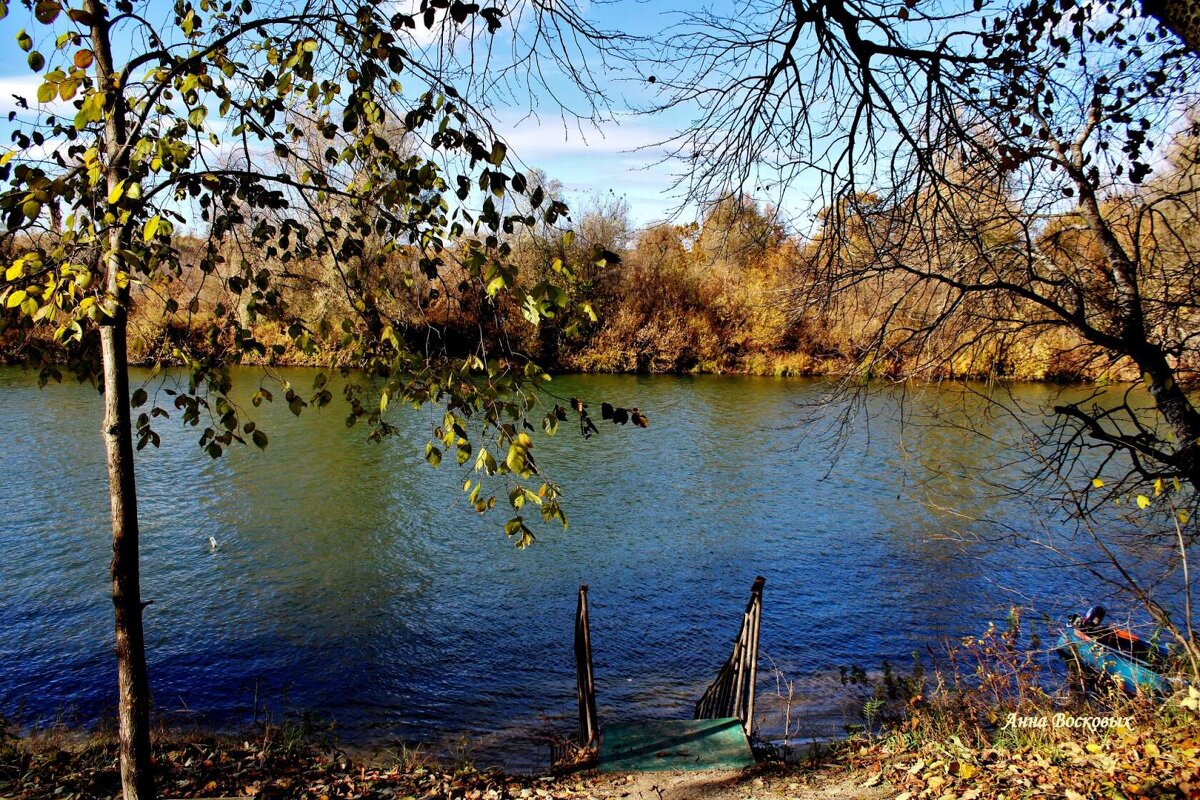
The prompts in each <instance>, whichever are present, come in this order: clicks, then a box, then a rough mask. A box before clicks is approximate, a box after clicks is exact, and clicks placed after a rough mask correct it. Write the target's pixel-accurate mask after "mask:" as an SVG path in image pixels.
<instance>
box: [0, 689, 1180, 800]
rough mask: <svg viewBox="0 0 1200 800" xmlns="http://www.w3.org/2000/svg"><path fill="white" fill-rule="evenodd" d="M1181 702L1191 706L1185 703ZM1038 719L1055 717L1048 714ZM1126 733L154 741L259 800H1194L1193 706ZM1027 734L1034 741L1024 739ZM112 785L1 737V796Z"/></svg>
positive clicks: (183, 780)
mask: <svg viewBox="0 0 1200 800" xmlns="http://www.w3.org/2000/svg"><path fill="white" fill-rule="evenodd" d="M1183 702H1184V703H1185V704H1186V703H1187V699H1186V698H1184V701H1183ZM1047 720H1053V716H1052V715H1047ZM1127 721H1128V723H1129V724H1128V725H1117V726H1111V727H1110V726H1094V727H1092V728H1091V729H1089V728H1088V726H1074V727H1068V726H1057V727H1055V726H1054V725H1053V723H1052V722H1051V723H1050V725H1049V727H1047V728H1045V729H1040V730H1038V729H1037V728H1036V727H1034V728H1023V729H1020V731H1021V732H1020V733H1015V734H1014V731H1015V730H1017V729H1014V728H1011V727H1005V726H1001V727H999V728H997V729H996V731H995V734H994V735H993V736H992V737H991V739H990V740H989V741H988V742H986V743H982V742H977V743H971V742H968V741H966V740H964V739H963V738H961V737H959V736H957V735H953V736H949V737H948V738H942V739H939V738H930V737H928V734H929V733H930V729H928V727H926V724H925V723H924V722H922V721H921V719H920V717H919V716H913V717H910V718H909V720H908V721H906V722H905V723H903V724H901V725H899V726H897V727H895V728H893V729H891V730H890V731H889V732H887V733H885V734H883V735H881V736H878V737H873V738H860V739H856V740H847V741H846V742H843V743H841V744H840V745H839V746H837V747H834V748H832V749H826V750H823V751H821V752H820V753H818V754H816V755H810V756H809V757H807V758H805V759H804V760H803V761H802V762H800V763H789V764H785V763H782V762H778V761H765V762H763V763H760V764H758V765H757V766H755V767H753V768H750V769H748V770H744V771H741V772H676V773H642V774H602V773H597V772H595V771H594V770H585V771H580V772H574V773H567V774H555V775H518V774H506V773H503V772H499V771H479V770H477V769H476V768H475V767H474V766H473V765H471V764H470V763H468V762H463V761H459V762H453V763H451V762H445V761H438V760H436V759H434V758H433V757H431V756H428V755H425V754H422V753H420V752H414V751H404V752H400V753H396V752H384V753H378V754H374V755H363V756H359V755H350V754H347V753H346V752H344V751H342V750H340V749H339V748H338V747H337V746H336V745H334V744H333V743H330V742H321V741H314V740H311V739H307V738H304V737H303V736H301V735H300V734H299V732H298V731H297V730H296V729H291V728H289V727H287V726H284V727H280V728H266V729H263V730H260V731H259V732H257V733H256V734H255V735H253V736H247V737H236V738H231V737H217V736H212V735H204V734H196V733H193V734H189V735H166V734H164V733H162V732H160V733H159V735H158V737H157V739H156V745H155V762H156V765H157V767H158V770H159V793H160V796H162V797H177V798H231V797H257V798H261V799H262V800H282V798H303V799H304V800H318V798H322V799H323V800H336V799H338V798H346V799H347V800H349V799H350V798H355V799H356V800H383V799H384V798H414V800H415V798H425V799H426V800H435V799H436V800H530V799H538V800H850V799H851V798H863V800H882V798H896V799H897V800H901V799H902V798H903V800H909V799H910V798H926V797H930V798H955V799H956V800H973V798H1016V797H1031V796H1039V797H1065V798H1068V799H1069V800H1079V798H1090V797H1123V798H1130V800H1133V799H1135V798H1196V797H1200V741H1198V739H1200V734H1198V733H1197V729H1196V724H1195V723H1196V718H1195V714H1194V712H1193V711H1191V710H1189V709H1188V708H1186V707H1184V706H1181V705H1180V704H1179V702H1178V701H1168V703H1167V704H1166V705H1164V706H1161V707H1159V708H1158V709H1157V711H1156V712H1155V713H1149V714H1135V715H1133V717H1131V718H1128V720H1127ZM1035 730H1036V731H1037V732H1036V733H1032V734H1031V733H1029V732H1030V731H1035ZM117 791H118V784H117V755H116V745H115V742H114V741H113V740H112V739H111V737H110V736H104V735H98V734H89V735H83V734H72V733H70V732H64V731H52V732H40V733H36V734H33V735H30V736H26V737H24V738H16V737H12V736H9V737H8V738H6V739H3V740H0V797H3V798H5V800H35V799H36V800H40V798H46V797H51V796H53V797H69V798H75V799H76V800H110V798H112V797H114V796H115V794H116V792H117Z"/></svg>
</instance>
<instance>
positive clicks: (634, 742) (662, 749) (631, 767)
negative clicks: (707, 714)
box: [598, 717, 754, 772]
mask: <svg viewBox="0 0 1200 800" xmlns="http://www.w3.org/2000/svg"><path fill="white" fill-rule="evenodd" d="M753 764H754V754H753V753H752V752H751V751H750V742H749V740H748V739H747V738H746V732H745V731H744V730H743V729H742V722H741V720H739V719H738V718H737V717H726V718H724V719H687V720H660V721H655V722H641V723H633V724H628V725H609V726H607V727H606V728H605V729H604V734H603V736H602V738H601V740H600V758H599V764H598V766H599V769H600V771H601V772H673V771H676V770H706V769H727V770H735V769H745V768H746V767H749V766H752V765H753Z"/></svg>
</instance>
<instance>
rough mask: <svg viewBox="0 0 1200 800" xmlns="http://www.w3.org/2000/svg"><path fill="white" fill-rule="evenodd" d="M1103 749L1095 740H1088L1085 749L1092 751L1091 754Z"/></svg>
mask: <svg viewBox="0 0 1200 800" xmlns="http://www.w3.org/2000/svg"><path fill="white" fill-rule="evenodd" d="M1103 750H1104V748H1102V747H1101V746H1100V745H1098V744H1096V743H1095V742H1088V744H1087V751H1088V752H1089V753H1093V754H1094V753H1100V752H1103Z"/></svg>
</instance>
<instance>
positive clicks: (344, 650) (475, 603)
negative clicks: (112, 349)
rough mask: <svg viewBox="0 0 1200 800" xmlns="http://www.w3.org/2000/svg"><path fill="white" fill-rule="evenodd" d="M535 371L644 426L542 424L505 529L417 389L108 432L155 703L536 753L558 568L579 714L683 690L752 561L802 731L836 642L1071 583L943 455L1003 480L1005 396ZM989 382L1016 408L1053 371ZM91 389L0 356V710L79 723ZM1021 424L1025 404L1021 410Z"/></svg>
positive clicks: (1021, 517) (218, 716)
mask: <svg viewBox="0 0 1200 800" xmlns="http://www.w3.org/2000/svg"><path fill="white" fill-rule="evenodd" d="M283 374H284V375H285V376H286V377H287V378H288V379H290V380H291V381H293V382H294V383H295V384H296V385H297V386H300V387H307V386H309V385H310V384H311V381H312V373H310V372H306V371H303V370H285V371H284V372H283ZM259 375H260V373H259V372H256V371H254V370H249V369H247V370H241V371H239V373H238V382H239V384H240V385H243V386H245V385H248V384H250V383H253V382H256V381H257V380H258V377H259ZM137 377H138V378H139V379H145V378H146V377H147V376H146V375H145V374H144V373H141V374H139V376H137ZM552 388H553V390H554V391H555V392H557V393H558V394H561V395H562V396H564V397H567V396H579V397H582V398H584V399H586V400H590V401H593V402H596V403H597V405H598V402H599V401H600V400H609V401H611V402H614V403H617V404H622V405H627V406H634V405H636V406H639V407H640V408H641V409H643V410H644V411H646V413H647V414H648V416H649V419H650V426H649V428H647V429H644V430H642V429H635V428H633V427H632V426H629V427H625V428H617V427H614V426H612V425H610V424H608V423H603V422H602V421H601V420H599V419H597V423H598V424H600V429H601V430H600V434H599V435H598V436H596V437H594V438H593V439H592V440H590V441H586V442H585V441H583V440H582V439H581V438H580V437H579V436H578V435H576V434H573V433H572V430H571V427H570V426H569V425H563V426H562V429H561V430H560V431H559V433H558V435H557V436H556V437H554V439H551V440H547V439H546V437H544V436H542V435H541V434H540V432H539V434H538V435H537V436H536V437H535V449H534V452H535V454H537V455H538V458H539V464H540V466H541V468H542V469H543V471H544V472H546V473H548V474H549V475H551V476H552V477H554V478H555V479H557V480H558V481H559V482H560V483H561V484H562V486H563V489H564V492H565V497H566V505H567V509H568V513H569V514H570V517H571V525H570V528H569V529H568V530H567V531H562V530H556V529H553V528H548V527H546V526H541V527H539V528H538V529H537V531H536V532H537V533H538V540H537V542H536V544H535V545H534V546H532V547H530V548H528V549H526V550H524V551H518V550H517V549H515V548H514V547H513V546H512V545H511V543H510V542H509V541H507V540H506V539H505V537H504V535H503V533H502V531H501V526H502V524H503V521H504V519H505V515H504V514H503V512H502V511H500V510H499V509H497V510H496V511H494V512H492V513H491V514H487V515H483V516H480V515H477V514H476V513H474V511H473V510H472V509H470V508H469V507H468V505H467V503H466V501H465V498H464V495H463V493H462V491H461V485H462V481H463V478H464V470H463V468H461V467H457V466H453V465H452V464H451V463H450V460H448V461H447V462H446V463H445V464H443V465H442V466H441V467H440V468H439V469H437V470H434V469H432V468H431V467H429V466H428V465H427V464H426V463H425V461H424V459H423V457H422V456H423V447H424V442H425V439H426V437H427V436H428V431H429V429H430V421H431V419H433V416H432V414H431V412H429V411H428V410H425V411H409V410H406V411H404V412H403V413H401V414H400V415H399V416H398V419H397V421H398V424H399V425H400V428H401V435H399V436H396V437H393V438H389V439H387V440H385V441H384V442H383V443H381V444H373V443H370V442H368V441H366V437H365V430H364V429H363V428H361V427H358V428H354V429H351V430H347V428H346V426H345V424H344V417H345V415H344V411H343V410H342V409H341V408H340V407H339V405H338V403H339V401H340V398H338V399H335V401H334V404H333V405H332V406H330V408H328V409H326V410H324V411H320V412H306V413H305V414H304V415H303V416H302V417H300V418H299V419H295V418H293V417H292V415H291V414H290V413H288V410H287V407H286V404H284V403H276V404H275V406H273V407H269V408H268V407H266V406H264V408H262V409H260V410H259V411H258V412H257V417H256V418H257V419H258V420H259V421H260V424H261V426H262V427H263V428H264V429H265V430H267V431H268V432H269V434H270V437H271V438H270V445H269V446H268V448H267V450H266V451H265V452H258V451H257V450H254V449H253V448H250V449H246V448H235V449H233V450H232V451H231V452H230V453H229V454H228V455H227V456H226V457H224V458H222V459H220V460H216V461H213V460H211V459H209V458H208V457H207V456H206V455H204V454H203V453H202V452H201V451H200V450H199V448H198V447H196V445H195V442H196V440H197V439H198V438H199V432H198V431H196V430H195V429H191V428H186V429H185V428H183V427H182V426H181V424H180V423H179V421H178V419H177V418H176V419H172V420H169V421H165V422H160V424H159V430H160V432H161V433H162V436H163V443H162V447H161V448H159V449H157V450H154V449H148V450H146V451H143V452H142V453H140V454H139V455H138V460H137V478H138V489H139V495H140V498H139V500H140V511H141V520H142V530H143V549H142V569H143V594H144V597H145V598H146V599H152V600H153V601H154V602H153V605H151V606H150V607H149V608H148V609H147V612H146V634H147V648H148V653H149V661H150V675H151V682H152V688H153V692H154V696H155V701H156V706H157V709H158V711H159V712H160V713H162V714H164V715H166V717H167V718H168V719H169V720H171V721H174V722H177V723H188V722H190V721H191V720H193V719H199V720H201V721H202V722H203V724H206V725H214V726H231V727H237V726H239V725H245V724H247V723H250V722H252V721H253V720H254V719H256V718H257V719H260V720H261V719H262V718H263V717H264V715H269V716H270V718H272V719H274V720H276V721H279V720H282V719H285V718H294V717H295V716H296V715H298V714H301V713H304V712H311V713H312V714H314V715H316V717H318V718H319V719H321V720H323V721H326V722H331V723H334V724H336V729H335V730H336V733H337V735H338V736H339V737H341V738H342V739H343V740H344V741H346V742H349V743H357V744H362V745H371V746H379V745H382V744H388V743H393V742H397V741H401V740H402V741H405V742H424V743H428V745H429V746H431V747H434V748H438V749H443V750H445V749H451V750H454V749H455V748H456V747H458V745H457V744H456V743H457V742H459V741H460V739H461V738H462V737H466V739H467V740H469V742H470V744H469V745H468V747H469V748H470V749H471V752H472V754H473V756H474V757H475V758H476V759H478V760H479V761H480V762H481V763H484V764H492V763H499V762H505V763H508V764H509V765H510V766H512V765H518V766H520V765H531V764H534V763H536V762H537V761H538V760H539V759H544V758H545V752H544V748H542V746H541V745H539V744H537V743H536V742H535V741H534V737H533V736H531V734H534V733H536V732H537V731H539V730H541V729H544V728H553V729H555V730H557V731H560V732H567V731H569V730H570V729H571V727H572V724H573V723H572V720H573V714H574V713H575V712H574V709H575V706H574V667H573V661H572V649H571V647H572V624H573V615H574V608H575V602H576V591H577V587H578V586H579V584H581V583H587V584H590V586H591V591H590V598H591V621H592V639H593V645H594V649H595V673H596V677H597V683H598V700H599V708H600V717H601V721H602V722H615V721H622V720H631V719H636V718H656V717H670V716H680V715H682V716H690V711H691V707H692V704H694V702H695V701H696V699H697V698H698V697H699V695H700V694H701V692H702V691H703V689H704V687H705V686H706V685H707V683H708V682H709V681H710V680H711V679H712V677H713V676H714V675H715V673H716V670H717V668H718V667H719V665H720V664H721V663H722V661H723V660H724V659H725V658H726V657H727V655H728V651H729V648H730V645H731V642H732V639H733V636H734V634H735V633H736V631H737V627H738V624H739V621H740V615H741V609H742V607H743V606H744V604H745V601H746V598H747V595H748V590H749V587H750V584H751V582H752V581H753V579H754V577H755V576H756V575H760V574H761V575H763V576H765V577H766V590H765V595H764V596H765V603H764V612H763V624H762V625H763V626H762V634H761V636H762V638H761V642H762V643H761V651H762V667H761V677H762V688H761V689H760V692H761V693H762V695H763V696H765V697H767V700H764V701H763V703H762V708H763V709H765V711H764V713H774V712H772V711H771V709H775V710H776V711H777V710H778V706H779V704H778V701H777V699H776V701H775V702H774V705H772V702H771V701H772V698H771V697H770V696H771V695H772V694H774V693H775V689H776V683H775V677H776V676H775V674H774V672H773V669H774V668H777V669H778V673H779V674H780V675H783V676H786V677H787V678H788V679H791V680H793V681H794V682H795V687H796V696H795V698H794V708H793V716H794V717H796V718H798V719H799V723H798V729H797V731H795V732H794V733H798V734H799V735H800V736H801V737H806V736H814V737H820V736H831V735H837V734H838V733H839V732H841V731H842V730H843V729H844V726H845V724H846V723H847V722H848V721H851V720H852V718H853V710H854V709H853V702H852V701H850V700H848V699H847V696H846V693H845V692H844V691H843V689H842V687H841V684H840V681H839V680H838V667H839V666H849V665H858V666H861V667H863V668H866V669H868V670H877V669H878V668H879V666H880V665H881V663H882V662H883V661H884V660H888V661H890V662H892V663H893V664H900V665H907V664H909V663H910V662H911V658H912V653H913V651H920V652H923V653H925V654H926V656H928V654H929V653H931V652H932V653H937V652H938V651H939V648H940V647H941V643H942V642H943V641H945V640H947V639H951V640H952V639H953V638H954V637H957V636H960V635H963V634H970V633H977V632H979V631H981V630H982V629H983V628H984V627H985V626H986V624H987V622H988V621H990V620H1002V619H1003V617H1004V615H1005V612H1006V610H1007V608H1008V607H1009V605H1010V604H1011V603H1013V602H1018V603H1022V604H1026V605H1030V606H1033V607H1035V608H1036V609H1038V610H1039V611H1044V612H1046V613H1048V614H1051V615H1061V614H1065V613H1066V612H1067V611H1069V610H1072V609H1074V608H1077V607H1079V606H1081V605H1083V604H1085V603H1086V602H1087V601H1088V600H1089V599H1091V596H1093V595H1094V594H1095V589H1096V587H1095V586H1094V585H1092V584H1090V583H1089V582H1088V581H1087V579H1086V578H1083V577H1080V576H1079V575H1078V574H1075V573H1073V572H1070V571H1068V570H1062V569H1057V568H1054V567H1053V566H1052V565H1050V564H1049V562H1047V559H1046V558H1045V554H1044V552H1043V551H1042V550H1041V548H1040V547H1038V545H1037V544H1036V543H1029V542H1020V541H1009V540H1007V539H1006V538H1005V537H1004V536H1002V532H1003V530H1004V526H1008V527H1009V528H1014V529H1016V530H1018V531H1020V532H1023V533H1026V534H1029V535H1030V536H1032V537H1033V538H1035V539H1036V538H1038V537H1050V538H1054V537H1056V536H1063V535H1065V533H1064V532H1063V528H1062V526H1061V525H1060V522H1058V521H1056V519H1055V515H1054V513H1053V509H1048V510H1047V512H1046V514H1045V515H1044V516H1045V517H1046V518H1045V519H1041V518H1040V517H1038V516H1034V515H1033V514H1031V511H1030V507H1029V505H1028V503H1026V502H1025V501H1023V500H1021V499H1017V498H1005V497H1001V496H998V495H997V494H996V493H995V492H994V491H992V489H990V488H989V487H988V486H987V485H986V484H985V483H983V482H981V481H979V480H976V479H975V478H973V477H972V476H974V475H977V474H982V475H986V476H989V478H990V479H991V480H992V481H993V482H998V483H1005V482H1009V483H1015V482H1016V479H1017V477H1018V475H1019V472H1020V469H1021V467H1020V464H1019V463H1017V464H1015V465H1014V462H1020V461H1021V458H1020V455H1021V452H1022V451H1021V448H1020V435H1019V433H1020V426H1019V425H1017V424H1015V422H1014V421H1013V420H1006V419H1004V418H998V419H994V420H984V421H980V422H977V425H978V426H981V427H982V428H984V429H985V432H986V433H987V434H988V435H989V437H990V438H989V439H988V440H985V439H982V438H980V437H978V436H975V435H972V434H970V433H967V432H964V431H962V430H958V429H956V428H954V427H952V426H948V425H945V424H936V425H928V424H924V423H927V422H928V421H929V420H930V419H931V415H932V414H933V413H934V412H935V411H937V410H938V409H940V408H942V407H943V406H944V405H945V406H948V405H951V404H952V403H951V397H950V395H951V394H954V393H956V392H957V391H958V389H956V388H953V387H950V388H938V387H934V386H928V387H923V388H920V389H916V390H912V391H910V392H909V393H907V394H906V395H905V396H904V398H903V402H904V403H905V404H906V407H908V408H910V409H917V412H918V413H917V414H916V417H917V418H919V421H914V422H912V423H911V424H908V425H903V426H902V425H900V424H899V422H898V412H897V409H898V408H900V398H899V396H898V394H897V391H896V390H893V391H892V392H891V393H890V394H887V393H885V394H884V395H881V396H878V397H876V398H874V399H872V400H869V401H868V403H867V412H868V413H867V414H866V415H865V416H864V415H859V416H857V417H856V424H855V425H854V426H853V427H852V428H849V429H845V430H842V431H841V434H840V435H841V437H842V438H841V440H840V441H841V444H842V445H843V447H842V448H841V450H840V456H839V457H838V458H836V459H834V458H833V454H834V450H835V449H836V448H834V447H833V445H832V443H831V441H830V440H829V439H828V438H827V437H825V436H822V430H824V429H825V428H826V427H827V426H825V425H821V424H818V423H814V422H812V421H807V422H806V421H804V420H805V419H806V412H805V411H804V410H803V408H802V406H803V404H806V403H811V402H812V401H813V400H815V399H817V398H819V397H820V396H821V394H822V393H823V392H824V385H823V384H822V383H820V382H819V381H810V380H800V379H772V378H750V377H658V376H656V377H638V376H568V377H563V378H558V379H556V380H555V381H554V382H553V384H552ZM247 391H248V390H247ZM1009 391H1011V393H1012V394H1013V396H1014V397H1015V398H1017V399H1018V400H1020V401H1021V402H1022V404H1024V405H1026V406H1027V407H1028V408H1030V409H1036V408H1037V407H1039V406H1040V405H1042V404H1044V403H1045V402H1046V401H1048V400H1051V399H1052V398H1053V397H1054V396H1055V394H1056V393H1057V392H1060V391H1064V390H1062V389H1059V388H1056V387H1050V386H1038V385H1028V386H1015V387H1011V388H1010V389H1009ZM1066 391H1071V390H1066ZM276 394H277V395H279V394H280V393H279V392H276ZM938 413H941V412H940V411H939V412H938ZM99 414H100V403H99V397H98V395H97V393H96V391H95V389H94V388H92V387H89V386H80V385H77V384H73V383H67V384H63V385H51V386H48V387H46V388H44V389H39V388H38V387H37V385H36V381H35V380H34V378H33V376H32V375H30V374H28V373H26V372H23V371H21V370H19V369H16V368H3V369H0V443H2V445H0V447H2V449H0V476H2V477H0V505H2V507H3V509H4V516H3V517H2V518H0V546H2V547H3V552H4V554H5V555H4V558H3V560H2V561H0V713H3V714H6V715H8V716H10V717H11V718H15V719H17V720H20V721H22V722H24V723H26V724H33V723H38V724H45V723H47V722H51V721H54V720H56V719H58V720H65V721H67V722H70V723H75V724H91V723H94V722H96V721H97V720H98V719H102V718H104V717H105V716H110V717H111V714H112V711H111V709H112V708H113V704H114V702H115V667H114V664H113V657H112V647H113V635H112V623H111V604H110V602H109V599H108V595H107V592H108V584H107V566H108V559H109V554H110V540H109V532H108V529H107V526H108V510H107V496H106V486H105V471H104V461H103V452H102V446H101V441H100V437H99V435H98V428H99ZM596 416H597V417H599V414H598V413H597V414H596ZM952 416H953V415H952ZM1022 421H1023V422H1024V423H1025V424H1029V425H1033V426H1038V425H1041V424H1043V422H1042V420H1040V419H1039V418H1038V417H1037V414H1036V412H1035V411H1030V412H1029V413H1028V414H1027V415H1026V417H1025V418H1024V419H1023V420H1022ZM501 502H503V499H501ZM982 519H987V520H991V521H990V522H985V521H972V520H982ZM210 536H211V537H213V538H215V540H216V541H217V543H218V546H217V549H216V550H215V551H213V550H212V549H211V548H210V546H209V537H210ZM1047 658H1049V656H1048V657H1047ZM764 725H765V728H764V730H768V732H769V731H770V730H771V726H772V725H775V726H776V727H777V726H778V720H776V719H774V718H772V719H770V720H765V722H764Z"/></svg>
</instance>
